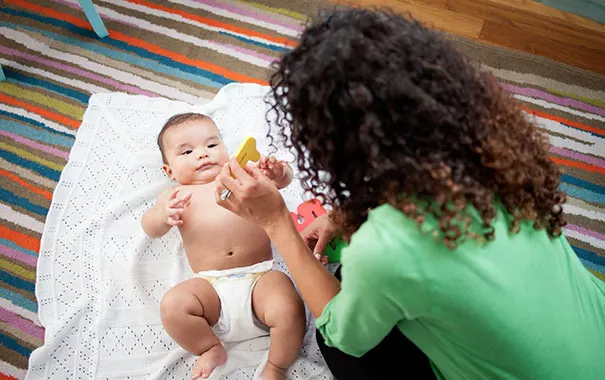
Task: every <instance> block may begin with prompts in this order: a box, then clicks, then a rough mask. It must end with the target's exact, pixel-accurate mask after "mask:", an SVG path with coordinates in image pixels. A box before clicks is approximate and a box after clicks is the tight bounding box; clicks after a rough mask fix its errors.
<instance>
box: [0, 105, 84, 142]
mask: <svg viewBox="0 0 605 380" xmlns="http://www.w3.org/2000/svg"><path fill="white" fill-rule="evenodd" d="M1 114H2V111H0V115H1ZM0 129H2V130H3V131H6V132H10V133H14V134H16V135H19V136H23V137H27V138H28V139H32V140H36V141H40V142H43V143H46V144H50V145H56V146H61V147H64V148H68V149H70V148H71V147H72V146H73V145H74V138H73V137H71V138H69V137H65V136H61V135H53V134H51V133H50V132H49V131H48V130H40V129H36V128H32V127H29V126H27V125H25V124H24V123H18V122H15V121H11V120H5V119H2V121H1V122H0Z"/></svg>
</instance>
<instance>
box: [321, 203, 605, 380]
mask: <svg viewBox="0 0 605 380" xmlns="http://www.w3.org/2000/svg"><path fill="white" fill-rule="evenodd" d="M427 225H428V227H434V226H436V225H437V224H436V222H435V221H434V220H433V221H432V222H427V223H425V225H424V226H423V229H424V228H425V227H426V226H427ZM493 226H494V228H495V233H496V239H495V240H494V241H492V242H490V243H489V244H487V245H484V246H481V245H480V244H478V243H477V242H475V241H472V240H469V241H467V242H465V243H463V244H461V245H460V246H459V247H458V248H457V249H456V250H455V251H452V250H449V249H447V248H446V247H445V246H444V245H443V243H441V242H438V241H436V240H435V239H434V238H433V237H432V235H431V234H423V233H421V232H420V231H419V229H418V227H417V224H416V223H415V222H414V221H412V220H410V219H409V218H407V217H406V216H405V215H404V214H403V213H402V212H400V211H398V210H396V209H394V208H393V207H391V206H390V205H382V206H380V207H378V208H376V209H374V210H373V211H371V212H370V216H369V218H368V220H367V222H366V223H364V224H363V225H362V226H361V228H360V229H359V230H358V231H357V232H356V233H355V234H354V235H353V238H352V240H351V244H350V245H349V247H348V248H346V249H345V250H344V251H343V254H342V272H341V273H342V289H341V291H340V293H338V295H336V297H334V298H333V299H332V300H331V301H330V302H329V303H328V304H327V305H326V307H325V308H324V310H323V313H322V315H321V316H320V317H319V318H318V319H317V321H316V324H317V328H318V329H319V330H320V331H321V333H322V335H323V336H324V338H325V340H326V343H327V344H328V345H329V346H333V347H337V348H339V349H340V350H341V351H343V352H346V353H348V354H350V355H354V356H361V355H363V354H364V353H366V352H367V351H368V350H369V349H371V348H372V347H374V346H375V345H377V344H378V343H379V342H380V341H381V340H382V339H383V338H384V337H385V336H386V335H387V334H388V333H389V332H390V330H391V329H392V328H393V326H395V325H397V327H398V328H399V329H400V330H401V332H402V333H403V334H405V335H406V336H407V337H408V338H410V340H412V341H413V342H414V343H415V344H416V345H417V346H418V347H419V348H420V349H421V350H422V351H423V352H424V353H425V354H427V355H428V357H429V358H430V359H431V361H432V363H433V366H434V368H435V372H436V375H437V376H438V377H439V378H442V379H448V380H452V379H532V380H536V379H548V380H552V379H573V380H582V379H586V380H595V379H605V283H603V282H601V281H600V280H599V279H597V278H596V277H595V276H593V275H592V274H591V273H590V272H588V271H587V270H586V269H585V268H584V267H583V265H582V263H581V262H580V260H579V259H578V258H577V256H576V255H575V253H574V252H573V250H572V248H571V247H570V246H569V243H568V242H567V240H566V239H565V237H563V236H562V237H560V238H556V239H552V238H550V237H549V236H548V234H547V233H546V232H545V231H536V230H534V229H533V228H532V227H531V225H529V224H524V225H523V226H522V229H521V232H519V233H518V234H516V235H511V234H510V233H509V232H508V225H507V223H506V217H505V211H503V210H502V209H500V210H499V211H498V216H497V218H496V219H495V220H494V223H493ZM402 363H405V358H402ZM402 365H404V364H402Z"/></svg>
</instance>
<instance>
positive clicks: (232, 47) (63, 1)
mask: <svg viewBox="0 0 605 380" xmlns="http://www.w3.org/2000/svg"><path fill="white" fill-rule="evenodd" d="M53 1H54V2H55V3H59V4H63V5H67V6H68V7H72V8H75V9H80V7H79V6H78V5H76V4H74V3H71V2H70V1H67V0H53ZM97 10H98V9H97ZM98 12H99V14H100V15H101V16H103V18H104V19H107V20H111V21H114V22H118V23H120V24H122V25H128V26H132V27H134V28H138V25H137V24H135V23H132V22H128V21H124V20H120V19H118V18H116V17H112V16H108V15H107V13H106V12H104V11H103V10H98ZM205 41H206V42H207V43H208V45H213V46H216V47H219V48H221V49H227V50H229V49H230V50H233V51H236V52H238V53H243V54H247V55H249V56H252V57H256V58H258V59H262V60H263V61H266V62H267V63H271V62H273V61H274V60H275V59H276V58H274V57H271V56H270V55H266V54H262V53H259V52H256V51H254V50H250V49H246V48H243V47H239V46H235V45H231V44H227V43H220V42H216V41H212V40H205ZM221 53H223V51H221Z"/></svg>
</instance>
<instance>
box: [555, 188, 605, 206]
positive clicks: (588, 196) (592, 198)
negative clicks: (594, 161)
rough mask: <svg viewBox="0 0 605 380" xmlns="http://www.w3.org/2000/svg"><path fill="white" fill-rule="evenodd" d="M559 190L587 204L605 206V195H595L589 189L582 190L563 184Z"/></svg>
mask: <svg viewBox="0 0 605 380" xmlns="http://www.w3.org/2000/svg"><path fill="white" fill-rule="evenodd" d="M559 188H560V189H561V191H564V192H566V193H567V194H568V195H571V196H572V197H574V198H578V199H582V200H584V201H586V202H592V203H598V204H605V195H603V194H599V193H595V192H594V191H590V190H587V189H582V188H579V187H576V186H573V185H569V184H567V183H562V184H561V185H560V186H559Z"/></svg>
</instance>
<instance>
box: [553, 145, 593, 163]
mask: <svg viewBox="0 0 605 380" xmlns="http://www.w3.org/2000/svg"><path fill="white" fill-rule="evenodd" d="M550 152H551V153H554V154H558V155H559V156H564V157H568V158H573V159H574V160H577V161H582V162H586V163H587V164H592V165H595V166H598V167H600V168H605V160H600V159H598V158H596V157H592V156H589V155H586V154H582V153H578V152H574V151H573V150H569V149H565V148H559V147H556V146H551V147H550Z"/></svg>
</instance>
